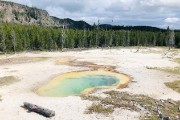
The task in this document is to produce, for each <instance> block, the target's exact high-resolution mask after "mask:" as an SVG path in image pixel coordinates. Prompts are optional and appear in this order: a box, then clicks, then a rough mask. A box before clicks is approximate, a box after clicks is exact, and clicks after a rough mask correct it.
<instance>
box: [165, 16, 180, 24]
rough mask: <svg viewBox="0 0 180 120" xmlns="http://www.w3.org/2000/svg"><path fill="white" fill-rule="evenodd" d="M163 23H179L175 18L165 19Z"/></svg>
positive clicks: (179, 19)
mask: <svg viewBox="0 0 180 120" xmlns="http://www.w3.org/2000/svg"><path fill="white" fill-rule="evenodd" d="M164 21H165V22H166V23H177V22H180V18H177V17H172V18H166V19H165V20H164Z"/></svg>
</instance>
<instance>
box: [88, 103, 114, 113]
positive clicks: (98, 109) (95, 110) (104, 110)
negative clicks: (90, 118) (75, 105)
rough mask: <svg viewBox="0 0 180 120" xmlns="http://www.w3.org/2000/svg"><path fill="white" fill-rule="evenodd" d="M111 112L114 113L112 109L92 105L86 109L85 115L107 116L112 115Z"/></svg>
mask: <svg viewBox="0 0 180 120" xmlns="http://www.w3.org/2000/svg"><path fill="white" fill-rule="evenodd" d="M113 111H114V109H113V108H112V107H104V106H103V105H101V104H95V103H93V104H92V105H91V106H90V107H88V109H87V111H86V112H85V113H86V114H92V113H100V114H105V115H108V114H110V113H112V112H113Z"/></svg>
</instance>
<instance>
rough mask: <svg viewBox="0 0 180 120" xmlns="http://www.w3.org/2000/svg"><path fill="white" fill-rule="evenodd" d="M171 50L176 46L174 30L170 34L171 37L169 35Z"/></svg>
mask: <svg viewBox="0 0 180 120" xmlns="http://www.w3.org/2000/svg"><path fill="white" fill-rule="evenodd" d="M168 42H169V50H170V49H171V48H173V47H174V45H175V33H174V30H172V31H171V32H170V35H169V41H168Z"/></svg>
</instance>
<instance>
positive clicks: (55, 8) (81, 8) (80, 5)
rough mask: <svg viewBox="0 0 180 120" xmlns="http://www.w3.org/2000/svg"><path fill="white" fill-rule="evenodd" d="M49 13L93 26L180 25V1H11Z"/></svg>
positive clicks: (179, 26) (177, 26)
mask: <svg viewBox="0 0 180 120" xmlns="http://www.w3.org/2000/svg"><path fill="white" fill-rule="evenodd" d="M11 1H13V2H17V3H21V4H26V5H30V6H35V7H38V8H41V9H45V10H47V11H48V12H49V13H50V15H51V16H56V17H59V18H67V17H68V18H72V19H74V20H85V21H87V22H88V23H90V24H93V23H94V22H97V21H98V19H100V22H101V23H111V21H112V19H113V20H114V23H113V24H118V25H149V26H156V27H162V26H163V27H166V26H165V25H167V24H169V23H173V24H174V26H176V28H179V29H180V24H178V21H179V18H178V17H177V16H180V13H179V11H180V0H11Z"/></svg>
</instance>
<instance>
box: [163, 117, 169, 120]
mask: <svg viewBox="0 0 180 120" xmlns="http://www.w3.org/2000/svg"><path fill="white" fill-rule="evenodd" d="M163 120H171V118H170V117H164V118H163Z"/></svg>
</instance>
